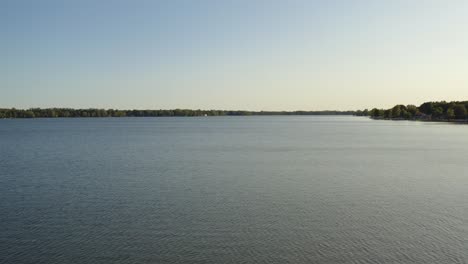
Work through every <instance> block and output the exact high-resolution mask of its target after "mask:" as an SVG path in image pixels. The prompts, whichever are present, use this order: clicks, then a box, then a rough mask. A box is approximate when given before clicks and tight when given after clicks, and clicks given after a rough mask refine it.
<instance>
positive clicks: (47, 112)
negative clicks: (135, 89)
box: [0, 108, 356, 118]
mask: <svg viewBox="0 0 468 264" xmlns="http://www.w3.org/2000/svg"><path fill="white" fill-rule="evenodd" d="M354 114H356V112H354V111H241V110H237V111H227V110H190V109H173V110H115V109H71V108H43V109H41V108H30V109H15V108H11V109H1V108H0V118H38V117H52V118H55V117H162V116H248V115H354Z"/></svg>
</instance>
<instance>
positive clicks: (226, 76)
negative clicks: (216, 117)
mask: <svg viewBox="0 0 468 264" xmlns="http://www.w3.org/2000/svg"><path fill="white" fill-rule="evenodd" d="M0 34H1V35H0V108H2V107H17V108H29V107H73V108H81V107H97V108H119V109H131V108H132V109H133V108H136V109H168V108H171V109H172V108H191V109H199V108H201V109H246V110H298V109H301V110H325V109H333V110H335V109H336V110H355V109H364V108H372V107H382V108H387V107H391V106H393V105H395V104H400V103H401V104H416V105H419V104H421V103H423V102H425V101H440V100H446V101H452V100H468V1H462V0H451V1H442V0H440V1H436V0H415V1H407V0H387V1H383V0H354V1H352V0H341V1H338V0H323V1H306V0H303V1H294V0H288V1H286V0H284V1H275V0H270V1H267V0H258V1H253V0H249V1H247V0H239V1H227V0H226V1H216V0H211V1H209V0H200V1H191V0H168V1H150V0H147V1H144V0H135V1H131V0H127V1H125V0H120V1H119V0H116V1H110V0H108V1H104V0H83V1H63V0H56V1H51V0H41V1H33V0H30V1H26V0H0Z"/></svg>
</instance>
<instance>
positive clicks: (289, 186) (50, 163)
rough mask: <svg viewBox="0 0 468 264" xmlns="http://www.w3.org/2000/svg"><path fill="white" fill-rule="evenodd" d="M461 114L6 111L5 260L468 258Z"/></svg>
mask: <svg viewBox="0 0 468 264" xmlns="http://www.w3.org/2000/svg"><path fill="white" fill-rule="evenodd" d="M467 154H468V125H454V124H442V123H421V122H406V121H372V120H369V119H366V118H359V117H293V116H290V117H279V116H277V117H205V118H109V119H106V118H102V119H32V120H0V220H1V223H0V224H1V226H0V263H468V156H467Z"/></svg>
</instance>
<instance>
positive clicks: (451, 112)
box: [447, 108, 455, 119]
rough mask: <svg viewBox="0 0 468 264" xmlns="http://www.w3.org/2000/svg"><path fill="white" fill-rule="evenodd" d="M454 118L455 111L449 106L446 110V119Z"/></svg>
mask: <svg viewBox="0 0 468 264" xmlns="http://www.w3.org/2000/svg"><path fill="white" fill-rule="evenodd" d="M454 118H455V111H454V110H453V108H449V109H448V110H447V119H454Z"/></svg>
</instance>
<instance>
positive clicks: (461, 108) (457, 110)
mask: <svg viewBox="0 0 468 264" xmlns="http://www.w3.org/2000/svg"><path fill="white" fill-rule="evenodd" d="M453 112H454V115H455V118H456V119H465V118H466V115H467V112H466V107H465V105H462V104H457V105H455V107H454V108H453Z"/></svg>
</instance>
